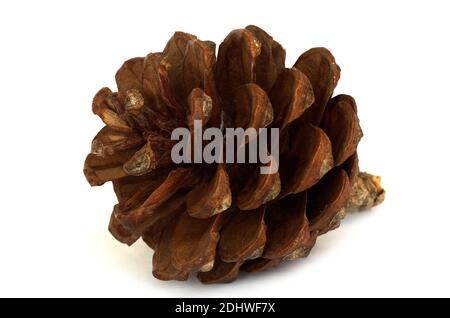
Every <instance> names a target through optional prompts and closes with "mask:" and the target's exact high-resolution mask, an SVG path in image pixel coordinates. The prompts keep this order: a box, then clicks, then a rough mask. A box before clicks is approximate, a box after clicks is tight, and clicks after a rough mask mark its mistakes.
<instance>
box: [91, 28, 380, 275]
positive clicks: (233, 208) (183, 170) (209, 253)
mask: <svg viewBox="0 0 450 318" xmlns="http://www.w3.org/2000/svg"><path fill="white" fill-rule="evenodd" d="M284 62H285V51H284V49H283V47H282V46H281V45H280V44H279V43H277V42H276V41H274V40H273V39H272V37H270V36H269V35H268V34H267V33H266V32H264V31H263V30H261V29H260V28H258V27H256V26H248V27H247V28H245V29H240V30H235V31H232V32H231V33H230V34H229V35H228V36H227V37H226V39H225V40H224V42H223V43H222V44H221V45H220V47H219V51H218V57H217V60H216V56H215V44H214V43H213V42H210V41H201V40H199V39H197V38H196V37H195V36H193V35H190V34H187V33H182V32H177V33H175V34H174V36H173V37H172V38H171V39H170V40H169V42H168V43H167V45H166V47H165V48H164V51H163V52H162V53H151V54H149V55H147V56H146V57H145V58H141V57H139V58H133V59H131V60H128V61H126V62H125V63H124V64H123V66H122V67H121V68H120V69H119V71H118V72H117V74H116V82H117V87H118V92H117V93H114V92H112V91H110V90H109V89H108V88H102V89H101V90H100V91H99V92H98V93H97V95H96V96H95V97H94V101H93V106H92V107H93V111H94V113H95V114H97V115H98V116H100V118H101V119H102V120H103V122H104V123H105V125H106V126H105V127H104V128H103V129H102V130H100V132H99V133H98V134H97V136H96V137H95V138H94V140H93V142H92V150H91V153H90V154H89V155H88V156H87V158H86V161H85V166H84V173H85V175H86V178H87V180H88V181H89V183H90V184H91V185H92V186H98V185H102V184H103V183H105V182H107V181H112V182H113V185H114V191H115V193H116V195H117V198H118V204H116V205H115V207H114V210H113V213H112V215H111V220H110V225H109V230H110V231H111V233H112V234H113V236H114V237H115V238H116V239H117V240H119V241H120V242H123V243H126V244H128V245H131V244H133V243H134V242H135V241H136V240H138V239H139V238H140V237H142V238H143V240H144V241H145V242H146V243H147V244H148V245H149V246H150V247H151V248H152V249H154V250H155V253H154V256H153V274H154V276H155V277H157V278H159V279H162V280H186V279H187V278H188V275H189V272H193V271H196V272H198V278H199V279H200V280H201V281H202V282H203V283H217V282H228V281H232V280H234V279H235V278H236V277H237V275H238V272H239V270H240V269H241V270H244V271H249V272H254V271H260V270H264V269H267V268H269V267H272V266H275V265H277V264H278V263H280V262H281V261H283V260H293V259H296V258H299V257H305V256H307V255H308V253H309V251H310V250H311V248H312V247H313V246H314V244H315V242H316V238H317V237H318V235H321V234H324V233H326V232H327V231H329V230H332V229H335V228H336V227H338V226H339V223H340V220H341V219H342V218H344V217H345V214H346V211H348V210H357V209H361V208H364V207H370V206H373V205H376V204H378V203H380V202H381V201H382V200H383V197H384V190H383V189H382V188H381V186H380V183H379V178H378V177H374V176H372V175H369V174H366V173H360V172H359V169H358V158H357V154H356V148H357V145H358V142H359V140H360V139H361V137H362V131H361V128H360V126H359V120H358V117H357V110H356V104H355V101H354V99H353V98H352V97H350V96H348V95H338V96H335V97H333V98H331V96H332V93H333V90H334V88H335V86H336V84H337V82H338V80H339V76H340V68H339V67H338V65H337V64H336V63H335V60H334V57H333V56H332V55H331V53H330V52H329V51H328V50H326V49H324V48H313V49H311V50H309V51H307V52H305V53H304V54H302V55H301V56H300V57H299V59H298V60H297V62H296V63H295V64H294V66H293V67H292V68H285V65H284ZM194 120H202V122H203V125H204V128H207V127H218V128H221V129H223V128H225V127H242V128H248V127H254V128H262V127H276V128H280V169H279V172H277V173H274V174H265V175H264V174H260V173H259V166H260V165H261V163H260V164H258V163H256V164H222V163H219V164H216V163H213V164H206V163H196V164H174V163H173V161H172V160H171V157H170V152H171V149H172V146H173V145H174V144H175V142H176V141H173V140H171V139H170V136H171V132H172V131H173V129H175V128H177V127H186V128H189V129H190V130H191V132H192V130H193V123H194Z"/></svg>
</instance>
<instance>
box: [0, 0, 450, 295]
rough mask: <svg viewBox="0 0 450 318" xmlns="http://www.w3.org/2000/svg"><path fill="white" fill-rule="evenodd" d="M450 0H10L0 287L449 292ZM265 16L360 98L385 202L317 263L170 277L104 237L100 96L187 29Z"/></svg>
mask: <svg viewBox="0 0 450 318" xmlns="http://www.w3.org/2000/svg"><path fill="white" fill-rule="evenodd" d="M449 14H450V8H449V6H448V1H422V2H415V1H404V2H402V1H395V2H394V1H373V2H371V3H370V2H368V1H364V2H363V1H327V2H325V1H280V0H276V1H262V0H259V1H248V0H245V1H243V0H240V1H230V0H228V1H204V2H200V1H179V2H175V1H123V2H117V1H104V2H100V1H95V2H94V1H86V2H81V1H73V2H72V3H69V2H68V1H64V2H63V1H52V2H50V1H27V2H24V1H8V2H6V1H2V2H1V4H0V92H1V95H0V104H1V108H0V111H1V124H0V136H1V156H0V164H1V174H0V176H1V180H0V187H1V191H0V193H1V196H0V198H1V205H0V296H63V297H65V296H88V297H89V296H125V297H127V296H130V297H131V296H143V297H169V296H171V297H181V296H183V297H231V296H233V297H239V296H247V297H253V296H255V297H256V296H258V297H312V296H325V297H328V296H343V297H346V296H356V297H358V296H361V297H366V296H376V297H378V296H387V297H390V296H450V290H449V289H450V287H449V286H450V254H449V253H450V250H449V243H450V234H449V233H450V231H449V227H450V208H449V204H448V199H449V184H450V182H449V181H450V174H449V172H448V163H449V162H450V161H449V159H450V158H449V151H448V147H449V142H448V137H449V125H450V124H449V116H448V115H449V108H450V105H449V90H450V89H449V84H450V79H449V73H450V65H449V58H450V43H449V30H450V22H449V21H450V19H449ZM248 24H256V25H258V26H260V27H262V28H264V29H265V30H266V31H267V32H269V33H270V34H271V35H272V36H273V37H274V38H275V39H276V40H277V41H279V42H280V43H281V44H283V46H284V47H285V48H286V50H287V65H288V66H290V65H292V64H293V63H294V62H295V60H296V59H297V57H298V56H299V55H300V54H301V53H302V52H304V51H305V50H307V49H309V48H311V47H314V46H325V47H327V48H328V49H330V50H331V51H332V52H333V54H334V56H335V57H336V60H337V63H338V64H339V65H340V66H341V69H342V73H341V80H340V82H339V85H338V88H337V90H336V93H348V94H351V95H353V96H354V97H355V99H356V101H357V103H358V106H359V116H360V120H361V125H362V127H363V130H364V133H365V136H364V138H363V140H362V142H361V144H360V147H359V154H360V165H361V168H362V169H364V170H367V171H370V172H373V173H376V174H380V175H381V176H382V177H383V184H384V186H385V188H386V189H387V198H386V201H385V203H384V204H383V205H382V206H380V207H377V208H375V209H373V210H372V211H369V212H366V213H364V214H358V215H351V216H350V217H349V218H348V219H346V220H345V221H344V222H343V224H342V226H341V227H340V228H339V229H338V230H336V231H333V232H331V233H329V234H327V235H325V236H322V237H320V239H319V240H318V243H317V245H316V247H315V249H313V251H312V253H311V255H310V256H309V257H308V258H307V259H302V260H299V261H296V262H291V263H288V264H284V265H282V266H280V267H278V268H276V269H275V270H270V271H267V272H263V273H259V274H254V275H243V276H241V277H240V279H238V280H237V281H236V282H234V283H232V284H225V285H214V286H204V285H201V284H200V283H199V282H197V280H196V279H195V277H192V279H190V280H189V281H188V282H162V281H158V280H156V279H154V278H153V276H152V274H151V270H152V267H151V258H152V252H151V250H149V249H148V248H147V247H146V246H145V244H143V243H142V242H138V243H136V244H135V245H134V246H132V247H127V246H125V245H122V244H120V243H118V242H116V241H115V240H114V239H113V238H112V236H111V235H110V234H109V232H108V231H107V225H108V221H109V215H110V212H111V209H112V206H113V204H114V203H115V197H114V194H113V191H112V187H111V185H110V184H107V185H105V186H103V187H97V188H91V187H90V186H89V185H88V183H87V182H86V180H85V178H84V176H83V173H82V167H83V161H84V158H85V155H86V154H87V153H88V151H89V149H90V141H91V139H92V138H93V136H94V135H95V133H96V132H97V131H98V130H99V129H100V128H101V127H102V123H101V121H100V119H99V118H97V117H96V116H94V115H93V114H92V113H91V100H92V97H93V96H94V94H95V93H96V92H97V90H98V89H100V88H101V87H103V86H109V87H110V88H112V89H113V90H115V89H116V87H115V82H114V74H115V72H116V70H117V69H118V68H119V66H120V65H121V64H122V62H123V61H124V60H126V59H128V58H130V57H134V56H145V55H146V54H147V53H149V52H152V51H161V50H162V49H163V48H164V45H165V43H166V41H167V40H168V39H169V37H170V36H171V35H172V33H173V32H174V31H177V30H182V31H186V32H189V33H192V34H195V35H197V36H198V37H199V38H200V39H204V40H213V41H215V42H216V43H217V44H219V43H220V42H221V40H223V38H224V37H225V36H226V35H227V34H228V33H229V32H230V31H231V30H233V29H236V28H241V27H245V26H246V25H248Z"/></svg>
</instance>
